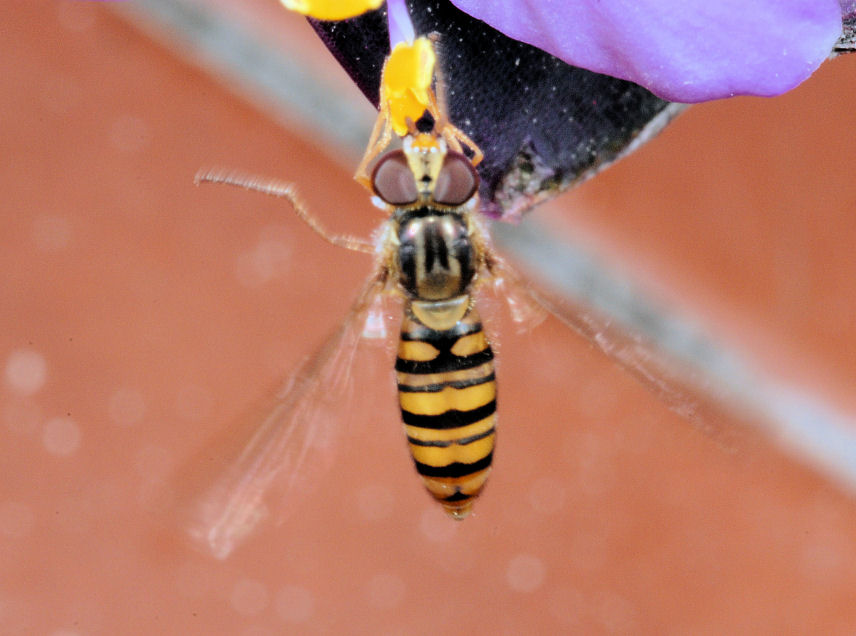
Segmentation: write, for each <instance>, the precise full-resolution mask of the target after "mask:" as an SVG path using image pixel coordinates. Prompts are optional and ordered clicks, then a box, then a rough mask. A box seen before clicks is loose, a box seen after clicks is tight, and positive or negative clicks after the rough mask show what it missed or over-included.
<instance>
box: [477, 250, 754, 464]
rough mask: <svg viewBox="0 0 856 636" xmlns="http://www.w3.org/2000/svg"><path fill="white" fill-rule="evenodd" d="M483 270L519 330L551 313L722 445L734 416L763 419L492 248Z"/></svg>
mask: <svg viewBox="0 0 856 636" xmlns="http://www.w3.org/2000/svg"><path fill="white" fill-rule="evenodd" d="M486 269H487V270H488V271H487V276H486V279H487V280H486V281H485V283H486V284H485V286H486V287H487V288H488V290H487V291H489V292H490V293H491V295H493V296H495V297H497V298H502V299H504V301H505V302H506V303H507V304H508V308H509V312H510V313H511V317H512V319H513V320H514V322H515V323H517V324H518V325H520V328H521V330H526V329H528V328H529V327H531V326H534V325H537V324H538V323H540V322H541V321H542V320H544V319H545V318H546V317H547V316H553V317H555V318H556V319H557V320H559V322H561V323H562V324H563V325H565V326H566V327H568V328H570V329H571V330H572V331H574V332H575V333H577V334H578V335H580V336H582V337H583V338H584V339H585V340H586V341H588V342H589V343H590V344H591V345H592V346H594V347H595V348H596V349H597V350H599V351H601V352H603V353H604V354H606V356H607V357H609V358H610V359H611V360H612V361H613V362H614V363H616V364H618V365H619V367H621V368H622V369H624V370H625V371H626V372H627V373H629V374H630V375H631V376H633V377H634V378H636V380H637V381H639V382H640V383H641V384H642V385H643V386H645V387H646V388H647V389H648V390H649V391H651V392H652V393H653V394H654V395H655V396H656V397H657V398H658V399H660V400H661V401H662V402H663V403H664V404H666V406H667V407H668V408H669V409H671V410H672V411H675V412H676V413H678V414H679V415H681V416H682V417H685V418H687V419H688V420H689V421H690V422H692V423H693V425H694V426H696V427H697V428H699V429H701V430H702V431H703V432H704V433H705V434H708V435H711V436H712V437H714V438H715V439H716V440H717V441H718V442H719V443H721V444H723V445H724V446H726V447H729V446H732V445H733V443H734V442H735V438H736V437H738V436H740V434H741V433H740V431H737V430H734V428H733V422H734V421H735V416H739V418H740V420H741V421H744V422H748V421H750V420H757V421H754V423H756V424H759V425H760V424H761V423H762V422H761V421H760V420H759V419H758V418H759V417H760V416H759V415H758V414H757V413H753V412H752V409H750V408H749V407H748V406H747V405H746V404H745V401H744V400H742V399H741V398H740V396H739V395H737V394H735V393H734V391H731V390H729V389H727V388H726V387H723V386H721V384H720V383H714V382H713V381H712V380H711V379H710V378H708V377H705V376H703V374H702V373H701V372H700V371H698V370H696V369H692V368H690V367H689V365H688V364H687V363H685V362H682V361H681V360H679V359H677V358H676V357H674V356H672V355H670V354H669V353H667V352H666V351H664V350H663V349H662V347H658V346H657V345H656V344H654V343H652V342H650V341H648V340H647V339H646V338H645V337H643V336H642V335H640V334H638V333H635V332H634V331H633V330H632V329H631V328H629V327H627V326H625V325H624V324H621V323H619V322H617V321H615V320H613V319H611V318H608V317H605V316H604V315H602V314H600V313H599V312H597V311H596V310H594V309H592V308H591V307H588V306H585V305H582V304H578V303H574V302H573V301H571V300H568V299H567V298H565V297H562V298H561V299H558V298H555V297H553V296H552V295H550V294H549V293H547V292H544V291H542V290H541V289H540V288H538V287H535V286H533V285H532V284H531V283H530V282H529V281H528V280H526V279H524V278H523V277H522V276H521V275H520V274H518V273H517V272H516V271H515V270H514V268H513V267H512V266H511V265H510V264H509V263H508V262H507V261H506V260H505V259H504V258H502V257H501V256H499V255H497V254H496V253H495V252H494V251H492V250H491V251H490V253H489V258H488V262H487V268H486ZM723 422H727V423H728V424H725V425H723Z"/></svg>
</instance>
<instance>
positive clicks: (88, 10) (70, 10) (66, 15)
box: [56, 2, 95, 31]
mask: <svg viewBox="0 0 856 636" xmlns="http://www.w3.org/2000/svg"><path fill="white" fill-rule="evenodd" d="M56 17H57V20H58V21H59V23H60V26H62V27H64V28H66V29H68V30H69V31H86V30H87V29H90V28H92V25H94V24H95V10H94V8H93V7H92V6H91V3H89V2H58V3H57V4H56Z"/></svg>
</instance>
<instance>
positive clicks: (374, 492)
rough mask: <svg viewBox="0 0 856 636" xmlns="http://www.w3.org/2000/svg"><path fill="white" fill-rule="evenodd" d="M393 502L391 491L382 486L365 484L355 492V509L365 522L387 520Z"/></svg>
mask: <svg viewBox="0 0 856 636" xmlns="http://www.w3.org/2000/svg"><path fill="white" fill-rule="evenodd" d="M393 502H394V496H393V494H392V489H390V488H389V487H388V486H386V485H383V484H367V485H365V486H363V487H362V488H360V489H359V490H358V491H357V508H358V509H359V511H360V516H361V517H362V518H363V519H366V520H367V521H380V520H382V519H388V518H389V516H390V515H391V514H392V506H393Z"/></svg>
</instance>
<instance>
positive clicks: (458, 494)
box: [441, 490, 473, 501]
mask: <svg viewBox="0 0 856 636" xmlns="http://www.w3.org/2000/svg"><path fill="white" fill-rule="evenodd" d="M472 498H473V495H468V494H466V493H462V492H461V491H460V490H456V491H455V494H454V495H449V496H448V497H444V498H443V499H441V501H466V500H467V499H472Z"/></svg>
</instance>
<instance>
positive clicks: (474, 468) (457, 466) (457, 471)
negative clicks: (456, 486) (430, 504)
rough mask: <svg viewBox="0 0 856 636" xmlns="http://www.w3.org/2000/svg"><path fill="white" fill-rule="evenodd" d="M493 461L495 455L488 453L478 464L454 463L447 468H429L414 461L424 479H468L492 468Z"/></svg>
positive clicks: (417, 470)
mask: <svg viewBox="0 0 856 636" xmlns="http://www.w3.org/2000/svg"><path fill="white" fill-rule="evenodd" d="M491 461H493V453H488V454H487V455H485V456H484V457H482V458H481V459H480V460H478V461H477V462H473V463H472V464H462V463H460V462H454V463H452V464H448V465H447V466H428V465H427V464H422V463H420V462H417V461H416V460H413V463H414V464H416V472H418V473H419V474H420V475H422V476H423V477H453V478H458V477H466V476H467V475H472V474H473V473H477V472H479V471H480V470H484V469H485V468H487V467H488V466H490V463H491Z"/></svg>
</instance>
